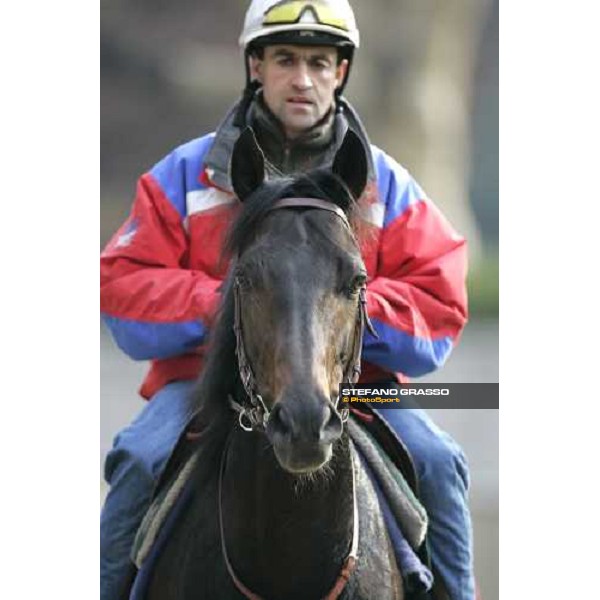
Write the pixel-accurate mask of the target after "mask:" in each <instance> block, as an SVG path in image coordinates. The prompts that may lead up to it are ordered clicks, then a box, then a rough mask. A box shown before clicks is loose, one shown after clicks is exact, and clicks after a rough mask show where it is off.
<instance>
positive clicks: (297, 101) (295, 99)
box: [287, 96, 312, 106]
mask: <svg viewBox="0 0 600 600" xmlns="http://www.w3.org/2000/svg"><path fill="white" fill-rule="evenodd" d="M287 101H288V102H289V103H290V104H293V105H295V106H310V105H311V104H312V100H309V99H308V98H304V97H303V96H292V97H291V98H288V99H287Z"/></svg>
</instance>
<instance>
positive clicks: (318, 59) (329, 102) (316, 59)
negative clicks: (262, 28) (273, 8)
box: [251, 45, 348, 139]
mask: <svg viewBox="0 0 600 600" xmlns="http://www.w3.org/2000/svg"><path fill="white" fill-rule="evenodd" d="M347 68H348V61H347V60H343V61H341V62H340V64H339V65H338V64H337V50H336V49H335V48H333V47H331V46H293V45H277V46H267V47H266V48H265V49H264V55H263V58H262V60H261V59H259V58H256V57H252V58H251V73H252V77H253V78H255V79H258V80H259V81H260V82H261V83H262V86H263V97H264V99H265V102H266V103H267V106H268V107H269V108H270V109H271V112H273V114H274V115H275V116H276V117H277V118H278V119H279V120H280V121H281V123H282V124H283V127H284V129H285V132H286V135H287V136H288V137H289V138H290V139H293V138H294V137H297V136H298V135H299V134H301V133H302V132H303V131H306V130H307V129H309V128H310V127H312V126H313V125H314V124H315V123H317V122H318V121H319V120H320V119H321V118H323V117H324V116H325V114H326V113H327V112H328V111H329V109H330V108H331V107H332V106H333V103H334V92H335V89H336V88H337V87H339V86H340V85H341V84H342V81H343V80H344V75H345V74H346V70H347Z"/></svg>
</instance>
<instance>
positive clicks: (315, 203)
mask: <svg viewBox="0 0 600 600" xmlns="http://www.w3.org/2000/svg"><path fill="white" fill-rule="evenodd" d="M282 208H318V209H321V210H327V211H329V212H332V213H334V214H335V215H337V216H338V217H339V218H340V219H341V220H342V222H343V223H344V225H345V226H346V227H347V229H348V231H349V232H350V235H351V237H352V240H353V241H354V243H355V244H356V247H357V248H358V242H357V240H356V237H355V235H354V232H353V231H352V227H351V226H350V223H349V221H348V217H347V216H346V213H345V212H344V211H343V210H342V209H341V208H340V207H339V206H337V205H335V204H332V203H330V202H326V201H325V200H318V199H317V198H283V199H281V200H278V201H277V202H276V203H275V204H274V205H273V207H272V208H271V210H278V209H282ZM366 292H367V289H366V286H363V287H361V288H360V290H359V295H358V311H357V317H356V325H355V328H354V340H353V344H352V347H353V348H352V356H351V357H350V360H349V361H348V364H347V365H346V371H345V373H344V377H343V380H342V382H347V383H350V384H354V383H356V382H357V381H358V378H359V377H360V372H361V369H360V364H361V354H362V344H363V337H364V329H365V327H367V329H368V330H369V332H370V333H371V334H372V335H373V336H375V337H378V336H377V332H376V331H375V329H374V327H373V324H372V323H371V320H370V319H369V315H368V313H367V296H366ZM233 298H234V325H233V329H234V332H235V341H236V356H237V360H238V369H239V374H240V380H241V382H242V385H243V386H244V390H245V391H246V395H247V396H248V398H249V400H250V406H242V405H241V404H239V403H238V402H236V401H235V400H234V399H233V398H232V397H231V396H230V397H229V402H230V404H231V407H232V408H233V409H234V410H235V411H236V412H237V413H238V414H239V418H238V422H239V425H240V427H241V428H242V429H243V430H244V431H254V430H261V431H264V429H265V427H266V426H267V422H268V420H269V415H270V411H269V409H268V408H267V406H266V404H265V402H264V400H263V398H262V396H261V395H260V394H259V392H258V386H257V384H256V377H255V376H254V372H253V370H252V366H251V364H250V361H249V360H248V354H247V352H246V346H245V344H244V335H243V331H242V313H241V304H242V291H241V285H240V282H239V280H238V279H237V278H236V279H235V280H234V282H233ZM338 404H339V395H338V398H337V400H336V402H335V405H334V410H335V411H336V412H337V413H338V415H339V416H340V418H341V419H342V422H343V423H345V422H346V421H347V420H348V414H349V411H348V409H347V408H344V409H342V410H341V411H339V410H338Z"/></svg>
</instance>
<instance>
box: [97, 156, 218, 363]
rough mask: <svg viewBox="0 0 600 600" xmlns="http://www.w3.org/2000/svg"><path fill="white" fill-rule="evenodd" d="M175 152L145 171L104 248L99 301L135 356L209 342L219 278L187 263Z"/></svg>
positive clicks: (187, 349) (117, 334) (121, 344)
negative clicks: (127, 212) (129, 206)
mask: <svg viewBox="0 0 600 600" xmlns="http://www.w3.org/2000/svg"><path fill="white" fill-rule="evenodd" d="M184 176H185V175H184V173H183V172H182V171H181V168H180V165H178V164H177V161H175V160H174V159H173V158H170V159H169V160H166V161H163V162H162V163H159V165H158V168H155V169H153V170H152V171H150V172H149V173H146V174H145V175H143V176H142V177H141V178H140V180H139V182H138V186H137V192H136V197H135V201H134V204H133V208H132V211H131V215H130V216H129V218H128V219H127V221H126V222H125V223H124V224H123V226H122V227H121V228H120V229H119V231H117V233H116V234H115V235H114V237H113V238H112V240H111V241H110V242H109V243H108V245H107V246H106V248H105V250H104V251H103V252H102V255H101V261H100V278H101V296H100V306H101V310H102V317H103V319H104V322H105V323H106V324H107V326H108V328H109V329H110V331H111V333H112V335H113V337H114V339H115V341H116V342H117V344H118V345H119V347H120V348H121V349H122V350H123V351H124V352H126V353H127V354H128V355H129V356H131V357H132V358H134V359H136V360H145V359H159V358H167V357H169V356H175V355H178V354H182V353H186V352H193V351H194V350H195V349H196V348H197V347H198V346H199V345H200V344H202V343H203V342H204V341H205V338H206V333H207V328H208V326H209V325H210V324H211V321H212V319H213V317H214V315H215V312H216V308H217V305H218V301H219V293H218V291H217V290H218V287H219V285H220V284H221V281H219V280H217V279H214V278H212V277H209V276H208V275H207V274H206V273H202V272H200V271H195V270H190V269H187V268H186V267H185V265H186V260H187V252H188V241H187V235H186V231H185V228H184V217H185V215H184V214H183V212H184V208H183V207H182V205H181V204H182V203H181V202H178V197H177V196H178V193H173V189H175V188H174V187H172V185H171V184H173V186H176V185H181V180H182V179H184Z"/></svg>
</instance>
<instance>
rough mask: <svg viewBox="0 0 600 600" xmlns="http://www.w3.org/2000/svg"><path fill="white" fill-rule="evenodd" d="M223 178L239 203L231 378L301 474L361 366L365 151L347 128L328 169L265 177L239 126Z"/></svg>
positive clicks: (332, 436) (324, 456)
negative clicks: (234, 370) (357, 220)
mask: <svg viewBox="0 0 600 600" xmlns="http://www.w3.org/2000/svg"><path fill="white" fill-rule="evenodd" d="M231 181H232V185H233V189H234V191H235V193H236V195H237V197H238V198H239V200H240V201H241V202H242V203H243V210H242V214H241V215H240V218H239V219H238V220H237V221H236V223H235V224H234V227H233V230H232V232H231V234H230V238H229V242H228V248H229V250H230V252H231V253H232V254H233V255H234V256H235V262H234V270H233V285H234V287H235V301H236V334H237V346H238V348H237V355H238V362H239V363H240V364H239V368H240V375H241V378H242V381H243V382H244V385H245V387H246V391H247V392H248V395H249V396H250V397H251V399H252V400H254V401H255V403H256V402H259V403H260V405H261V406H260V408H261V410H262V411H263V413H264V416H265V417H266V416H267V415H268V419H266V418H265V423H264V425H265V427H264V429H265V433H266V435H267V437H268V439H269V441H270V443H271V445H272V446H273V449H274V452H275V455H276V457H277V460H278V462H279V464H280V465H281V467H283V469H285V470H286V471H288V472H290V473H310V472H313V471H315V470H317V469H319V468H321V467H322V466H323V465H324V464H326V463H327V461H328V460H329V459H330V457H331V455H332V446H333V443H334V442H335V441H336V440H337V439H339V438H340V436H341V434H342V430H343V422H342V416H341V414H340V412H339V410H338V406H337V401H338V398H339V384H340V383H341V382H342V381H344V380H348V379H351V380H352V379H353V378H355V376H356V369H357V366H358V365H359V363H360V350H361V346H362V329H363V325H364V323H365V319H366V312H364V311H365V308H364V302H365V300H364V288H365V285H366V280H367V272H366V268H365V265H364V263H363V260H362V257H361V253H360V249H359V246H358V243H357V240H356V236H355V234H354V232H353V230H352V227H351V226H350V222H351V220H352V213H353V210H354V209H355V207H356V201H357V199H358V198H359V197H360V195H361V194H362V192H363V190H364V188H365V185H366V182H367V157H366V150H365V148H364V146H363V144H362V142H361V141H360V139H359V138H358V136H356V134H354V133H353V132H352V131H351V130H349V131H348V133H347V134H346V136H345V138H344V140H343V143H342V145H341V146H340V148H339V150H338V152H337V154H336V156H335V159H334V161H333V164H332V167H331V168H321V169H316V170H313V171H309V172H307V173H304V174H300V175H296V176H293V177H280V178H275V179H267V177H266V175H265V159H264V156H263V153H262V151H261V149H260V148H259V146H258V144H257V142H256V139H255V137H254V134H253V132H252V130H251V129H247V130H245V131H244V132H243V133H242V134H241V136H240V137H239V139H238V141H237V142H236V145H235V148H234V151H233V154H232V159H231ZM311 200H312V202H311ZM279 209H285V210H279ZM361 301H362V304H361ZM367 321H368V319H367ZM257 399H258V400H257Z"/></svg>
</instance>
